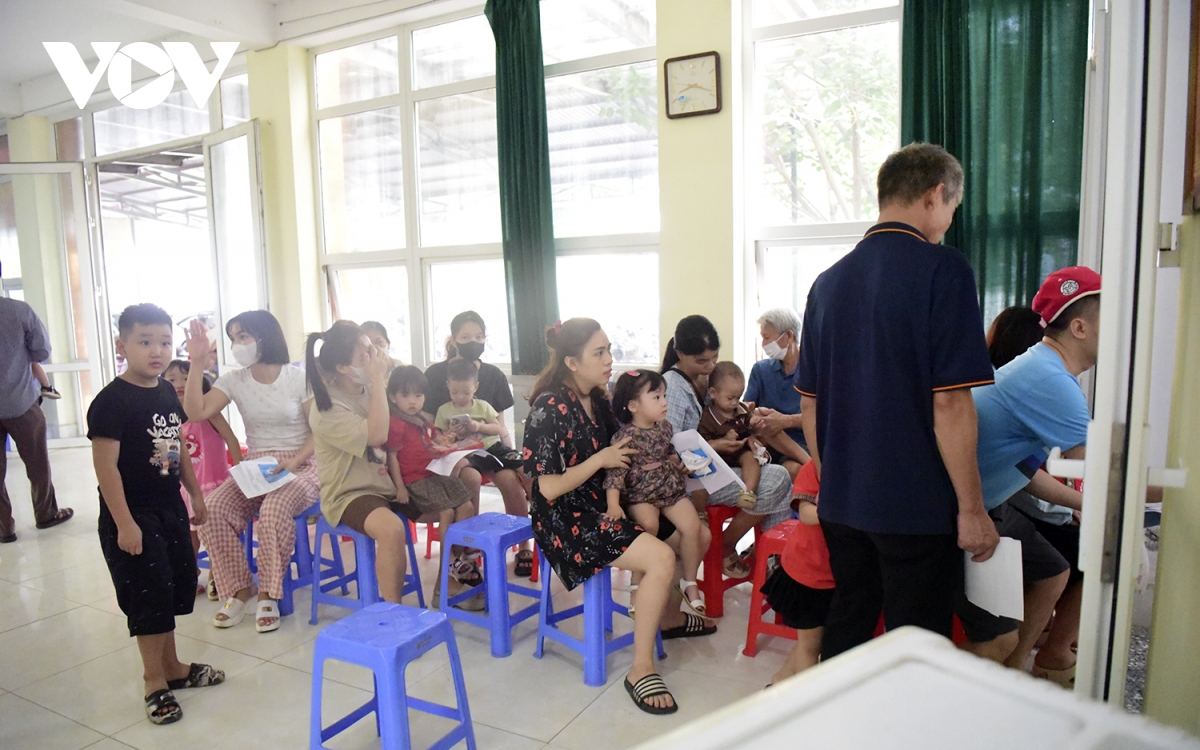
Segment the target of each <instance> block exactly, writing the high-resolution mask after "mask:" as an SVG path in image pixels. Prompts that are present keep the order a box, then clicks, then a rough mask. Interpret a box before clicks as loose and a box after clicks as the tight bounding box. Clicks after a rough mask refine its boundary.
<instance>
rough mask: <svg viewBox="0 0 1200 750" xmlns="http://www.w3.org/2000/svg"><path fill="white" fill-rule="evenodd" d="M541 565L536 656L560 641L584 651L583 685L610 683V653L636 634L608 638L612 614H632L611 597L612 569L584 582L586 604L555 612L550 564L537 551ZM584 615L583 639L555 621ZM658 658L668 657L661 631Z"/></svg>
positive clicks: (596, 685) (628, 641)
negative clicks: (559, 626)
mask: <svg viewBox="0 0 1200 750" xmlns="http://www.w3.org/2000/svg"><path fill="white" fill-rule="evenodd" d="M538 554H539V557H540V558H541V559H540V562H541V564H542V601H541V616H540V617H539V618H538V635H537V649H536V650H535V651H534V652H533V655H534V656H535V657H537V658H538V659H540V658H542V648H543V646H544V644H545V640H546V639H547V638H549V639H550V640H552V641H555V642H557V643H561V644H562V645H564V646H566V647H567V648H569V649H571V650H572V651H577V652H579V653H581V654H583V684H585V685H590V686H592V687H601V686H603V685H605V684H606V683H607V682H608V655H609V654H611V653H612V652H614V651H619V650H621V649H623V648H625V647H626V646H630V645H632V644H633V633H626V634H625V635H619V636H616V637H614V638H609V637H608V633H611V632H612V629H613V627H612V622H613V615H614V614H619V615H625V616H626V617H629V609H628V608H627V607H623V606H621V605H620V604H617V603H616V602H614V601H613V598H612V575H611V568H605V569H604V570H602V571H600V572H599V573H597V574H596V575H594V576H592V577H591V578H589V579H587V580H586V581H584V583H583V604H581V605H579V606H577V607H571V608H570V609H566V610H563V611H562V612H555V611H554V600H553V597H551V596H550V570H551V568H550V563H548V562H547V561H546V556H545V555H543V554H541V553H540V552H539V553H538ZM581 614H582V615H583V638H582V639H580V638H576V637H574V636H570V635H567V634H566V633H564V632H562V631H561V630H559V629H558V627H557V625H556V624H555V623H559V622H562V621H563V620H569V619H571V618H572V617H578V616H579V615H581ZM655 645H656V646H657V648H658V658H659V659H662V658H665V657H666V655H667V652H666V651H664V650H663V643H662V632H661V631H660V632H659V633H658V635H657V636H656V637H655Z"/></svg>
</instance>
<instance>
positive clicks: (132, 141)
mask: <svg viewBox="0 0 1200 750" xmlns="http://www.w3.org/2000/svg"><path fill="white" fill-rule="evenodd" d="M92 125H93V127H94V129H95V132H96V155H97V156H103V155H104V154H115V153H117V152H118V151H128V150H130V149H134V148H141V147H143V146H153V145H154V144H156V143H166V142H167V141H173V140H175V139H177V138H187V137H188V136H193V135H196V136H198V135H204V134H205V133H207V132H208V131H209V122H208V102H205V103H204V106H203V107H197V106H196V103H195V102H194V101H192V95H191V94H189V93H188V92H187V91H185V90H183V89H180V90H179V91H176V92H174V93H172V94H170V95H169V96H168V97H167V98H166V99H164V100H163V102H162V103H161V104H157V105H155V106H153V107H151V108H150V109H133V108H131V107H126V106H125V105H123V104H120V105H117V106H116V107H112V108H111V109H104V110H101V111H99V112H96V113H95V114H93V115H92Z"/></svg>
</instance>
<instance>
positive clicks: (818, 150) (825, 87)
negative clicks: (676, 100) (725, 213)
mask: <svg viewBox="0 0 1200 750" xmlns="http://www.w3.org/2000/svg"><path fill="white" fill-rule="evenodd" d="M752 13H753V24H752V28H751V29H750V30H749V31H748V32H747V37H748V38H747V43H748V44H750V45H752V48H753V65H752V67H751V69H750V73H749V75H750V78H751V81H750V86H751V90H752V101H753V105H752V106H751V107H750V108H748V111H747V128H746V130H747V133H751V134H754V136H755V137H752V138H750V139H749V144H750V145H749V146H748V151H747V159H746V161H747V165H748V169H747V183H748V184H747V190H746V195H747V224H748V228H749V232H750V233H751V236H750V239H751V240H752V241H753V242H754V248H755V258H756V262H757V266H758V273H757V274H756V278H755V280H754V281H755V283H756V289H755V290H754V292H755V293H753V294H747V299H748V300H751V309H750V310H749V311H748V313H749V314H748V316H747V317H748V319H749V320H751V321H753V320H755V319H757V317H758V313H759V312H760V311H761V310H764V309H767V308H771V307H777V306H788V307H793V308H795V309H796V310H797V311H799V312H803V309H804V302H805V300H806V299H807V297H808V290H809V287H811V286H812V282H813V281H814V280H815V279H816V277H817V276H818V275H820V274H821V272H823V271H824V270H825V269H826V268H828V267H829V266H830V265H832V264H833V263H835V262H837V260H838V259H840V258H841V257H842V256H843V255H845V253H847V252H849V250H850V249H851V248H853V246H854V244H855V243H856V242H857V241H858V240H859V239H860V238H861V237H862V235H863V233H864V232H865V231H866V230H867V229H868V228H869V227H870V226H871V224H872V223H873V222H874V219H875V217H876V215H877V213H878V207H877V205H876V196H875V175H876V172H877V171H878V169H879V165H880V164H881V163H882V162H883V160H884V158H886V157H887V155H888V154H889V153H891V152H892V151H894V150H895V149H896V148H897V147H898V146H899V141H900V6H899V5H898V4H897V3H896V2H895V0H812V2H804V3H795V2H784V1H782V0H754V2H753V6H752ZM755 338H756V336H755Z"/></svg>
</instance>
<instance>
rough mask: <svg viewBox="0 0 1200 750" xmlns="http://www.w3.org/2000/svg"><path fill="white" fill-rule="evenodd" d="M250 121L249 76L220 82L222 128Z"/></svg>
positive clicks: (235, 77)
mask: <svg viewBox="0 0 1200 750" xmlns="http://www.w3.org/2000/svg"><path fill="white" fill-rule="evenodd" d="M249 119H250V76H248V75H240V76H233V77H232V78H226V79H225V80H223V81H221V120H222V126H223V127H226V128H229V127H233V126H234V125H237V124H238V123H243V122H246V121H247V120H249Z"/></svg>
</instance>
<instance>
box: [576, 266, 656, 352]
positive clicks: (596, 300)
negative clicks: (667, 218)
mask: <svg viewBox="0 0 1200 750" xmlns="http://www.w3.org/2000/svg"><path fill="white" fill-rule="evenodd" d="M558 314H559V316H560V317H561V318H562V319H563V320H569V319H570V318H578V317H586V318H594V319H596V320H598V321H599V322H600V325H601V326H602V327H603V328H604V331H605V333H607V334H608V339H609V341H611V342H612V355H613V361H614V362H617V363H622V362H625V363H630V364H650V363H654V362H658V361H659V360H660V359H661V358H662V352H660V351H659V350H658V253H614V254H611V255H570V256H562V257H559V259H558Z"/></svg>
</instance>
